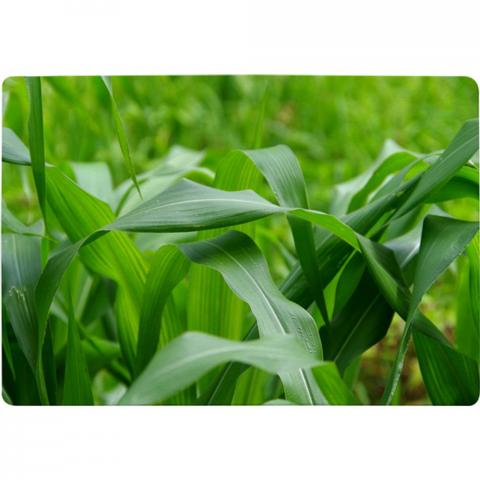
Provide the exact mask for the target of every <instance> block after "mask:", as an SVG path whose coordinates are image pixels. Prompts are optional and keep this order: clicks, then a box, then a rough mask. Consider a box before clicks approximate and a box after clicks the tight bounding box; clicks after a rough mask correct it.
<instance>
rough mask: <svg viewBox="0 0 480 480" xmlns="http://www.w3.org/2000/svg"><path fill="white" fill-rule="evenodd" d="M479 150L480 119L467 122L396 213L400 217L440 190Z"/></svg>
mask: <svg viewBox="0 0 480 480" xmlns="http://www.w3.org/2000/svg"><path fill="white" fill-rule="evenodd" d="M477 150H478V119H474V120H469V121H467V122H465V123H464V124H463V126H462V128H461V129H460V131H459V132H458V133H457V135H456V136H455V138H454V139H453V140H452V142H451V143H450V145H449V146H448V148H447V149H446V150H445V151H444V152H443V154H442V155H441V157H440V158H439V159H438V160H437V161H436V162H435V163H434V164H433V165H432V166H431V167H430V168H429V169H428V170H427V171H426V172H425V173H424V174H423V175H422V177H421V178H420V181H419V182H418V183H417V185H416V186H415V188H414V189H413V191H412V192H411V193H410V195H409V196H408V198H407V200H406V201H405V203H403V205H402V206H401V207H400V208H399V210H398V211H397V212H396V213H395V216H396V217H400V216H401V215H403V214H404V213H406V212H407V211H408V210H410V209H411V208H413V207H414V206H416V205H418V204H419V203H420V202H422V201H424V200H425V199H426V198H427V197H428V196H429V195H431V194H433V193H434V192H436V191H438V190H440V189H441V188H442V187H443V186H444V185H446V184H447V183H448V181H449V180H450V179H452V178H453V176H454V175H455V173H456V172H457V170H459V169H460V168H461V167H462V165H464V164H465V163H467V161H468V160H469V159H470V158H471V157H472V156H473V155H474V154H475V152H477Z"/></svg>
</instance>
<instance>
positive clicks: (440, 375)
mask: <svg viewBox="0 0 480 480" xmlns="http://www.w3.org/2000/svg"><path fill="white" fill-rule="evenodd" d="M413 341H414V343H415V351H416V353H417V356H418V358H419V363H420V370H421V372H422V377H423V381H424V382H425V386H426V388H427V391H428V395H429V397H430V399H431V400H432V403H433V404H434V405H473V404H474V403H475V402H477V401H478V397H479V388H480V387H479V374H478V364H477V363H476V362H475V361H474V360H472V359H471V358H470V357H467V356H466V355H462V354H461V353H459V352H457V351H456V350H454V349H453V348H451V347H449V346H447V345H444V344H441V343H439V342H437V341H435V340H434V339H432V338H431V337H429V336H428V335H424V334H422V333H421V332H418V331H415V330H414V331H413ZM420 359H421V361H420Z"/></svg>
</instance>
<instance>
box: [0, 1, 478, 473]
mask: <svg viewBox="0 0 480 480" xmlns="http://www.w3.org/2000/svg"><path fill="white" fill-rule="evenodd" d="M476 4H478V2H475V1H464V0H456V1H449V2H446V1H442V0H437V1H435V2H433V1H420V0H416V1H411V0H403V1H401V2H400V1H388V0H383V1H371V0H363V1H359V0H357V1H341V0H336V1H334V2H330V1H328V2H327V1H323V2H322V1H311V2H309V1H306V0H295V1H289V2H286V1H282V0H275V1H261V0H256V1H251V0H243V1H227V0H223V1H200V0H197V1H188V2H187V1H184V0H174V1H170V2H168V3H167V2H161V1H148V0H129V1H124V0H116V1H107V0H82V1H70V2H67V1H66V0H57V1H53V0H37V1H21V0H9V1H7V2H3V3H2V6H1V10H0V22H1V23H0V51H1V54H0V76H1V78H2V79H4V78H6V77H8V76H12V75H31V74H35V75H47V74H48V75H55V74H63V75H76V74H84V75H87V74H95V75H98V74H195V73H197V74H199V73H202V74H208V73H283V74H285V73H301V74H369V75H380V74H383V75H385V74H401V75H415V74H417V75H418V74H428V75H468V76H473V77H474V78H476V80H477V83H478V79H479V78H480V73H479V68H480V53H479V52H480V48H479V46H480V42H479V39H478V31H479V30H478V27H479V25H478V19H479V15H478V13H479V12H478V7H476V6H475V5H476ZM479 420H480V415H479V409H478V405H477V406H475V407H470V408H453V407H449V408H440V407H437V408H431V407H423V408H422V407H396V408H393V407H390V408H381V407H368V408H367V407H360V408H346V407H344V408H334V407H327V408H321V407H319V408H301V407H300V408H291V407H270V408H253V407H226V408H212V407H209V408H207V407H204V408H201V407H199V408H190V407H183V408H174V407H162V408H150V407H143V408H135V407H125V408H115V407H113V408H107V407H104V408H83V407H73V408H68V407H50V408H41V407H40V408H36V407H8V406H6V405H5V404H4V403H3V402H2V403H1V405H0V435H1V437H0V442H1V445H0V459H1V462H0V468H1V471H0V476H1V478H2V479H4V480H23V479H29V480H30V479H55V480H56V479H68V480H77V479H85V480H90V479H124V478H125V479H140V478H141V479H144V478H145V479H150V478H165V479H188V478H195V479H197V478H200V479H203V478H206V479H217V478H218V479H237V478H238V479H242V480H249V479H257V478H258V479H271V478H278V479H283V478H288V479H292V480H297V479H301V478H305V477H307V476H308V478H328V479H330V478H332V479H337V478H338V479H343V478H355V479H356V478H366V479H376V478H379V479H380V478H381V479H385V478H386V479H389V480H390V479H397V478H398V479H400V478H401V479H402V480H405V479H422V478H425V479H443V478H445V479H446V478H449V479H450V478H458V479H469V478H478V474H479V468H478V461H477V457H478V452H479V450H478V432H479V427H480V421H479Z"/></svg>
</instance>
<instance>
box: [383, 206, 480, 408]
mask: <svg viewBox="0 0 480 480" xmlns="http://www.w3.org/2000/svg"><path fill="white" fill-rule="evenodd" d="M477 231H478V223H476V222H464V221H461V220H456V219H452V218H448V217H440V216H433V215H430V216H428V217H426V218H425V220H424V223H423V230H422V241H421V244H420V251H419V253H418V258H417V265H416V268H415V275H414V281H413V292H412V295H411V298H410V301H409V302H408V303H409V306H408V314H407V315H406V316H403V318H404V319H405V327H404V331H403V334H402V338H401V341H400V346H399V349H398V351H397V355H396V357H395V362H394V365H393V367H392V371H391V374H390V376H389V380H388V383H387V387H386V389H385V392H384V396H383V399H384V401H385V402H386V403H390V402H391V400H392V398H393V395H394V393H395V389H396V387H397V384H398V381H399V378H400V373H401V370H402V367H403V361H404V358H405V353H406V350H407V347H408V342H409V339H410V333H411V329H412V325H413V322H414V319H415V314H416V312H417V308H418V305H419V304H420V301H421V299H422V297H423V295H424V294H425V293H426V292H427V290H428V289H429V288H430V287H431V285H432V284H433V283H434V282H435V280H436V279H437V278H438V277H439V276H440V274H441V273H443V271H444V270H445V269H446V268H447V267H448V266H449V265H450V264H451V263H452V262H453V261H454V260H455V258H457V257H458V256H459V255H460V254H461V253H462V252H463V251H464V250H465V248H466V246H467V245H468V243H469V242H470V240H471V239H472V238H473V236H474V235H475V233H476V232H477ZM398 293H399V294H400V295H401V296H402V297H403V298H405V299H408V298H409V295H408V294H405V292H404V291H403V290H402V291H400V292H398ZM425 361H428V360H427V359H423V358H422V357H421V355H419V362H420V363H422V362H425Z"/></svg>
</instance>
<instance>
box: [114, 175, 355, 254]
mask: <svg viewBox="0 0 480 480" xmlns="http://www.w3.org/2000/svg"><path fill="white" fill-rule="evenodd" d="M274 213H287V214H290V215H294V216H296V217H299V218H302V219H305V220H308V221H309V222H312V223H314V224H316V225H319V226H321V227H322V228H325V229H327V230H329V231H330V232H332V233H333V234H334V235H336V236H338V237H339V238H341V239H342V240H343V241H345V242H346V243H348V244H349V245H351V246H353V247H354V248H357V249H358V242H357V239H356V236H355V232H354V231H353V230H352V229H351V228H350V227H349V226H348V225H346V224H345V223H343V222H342V221H340V220H339V219H338V218H336V217H334V216H333V215H329V214H328V213H324V212H317V211H314V210H306V209H300V208H285V207H279V206H277V205H274V204H273V203H270V202H268V201H267V200H265V199H264V198H262V197H260V196H259V195H257V194H256V193H255V192H253V191H251V190H241V191H237V192H229V191H225V190H219V189H216V188H211V187H206V186H204V185H200V184H197V183H194V182H191V181H189V180H183V181H181V182H179V183H177V184H176V185H175V186H173V187H171V188H169V189H167V190H165V191H164V192H162V193H160V194H159V195H157V196H156V197H154V198H152V199H151V200H148V201H146V202H144V203H142V204H141V205H140V206H138V207H137V208H135V209H134V210H132V211H131V212H129V213H127V214H125V215H123V216H121V217H119V218H118V219H117V220H115V221H114V222H112V223H111V225H108V226H107V227H106V228H107V229H111V230H123V231H133V232H187V231H192V230H195V231H200V230H207V229H214V228H221V227H229V226H234V225H239V224H243V223H248V222H252V221H254V220H257V219H259V218H263V217H266V216H268V215H272V214H274Z"/></svg>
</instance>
